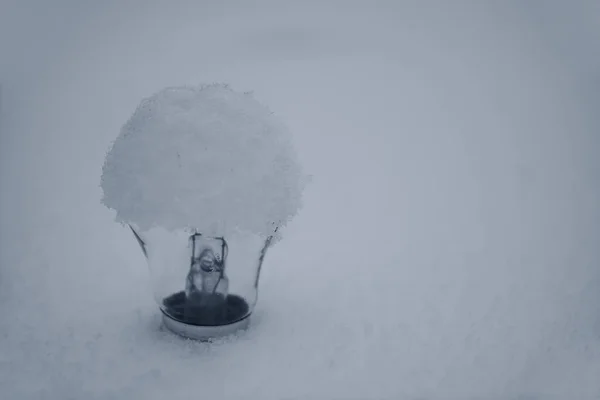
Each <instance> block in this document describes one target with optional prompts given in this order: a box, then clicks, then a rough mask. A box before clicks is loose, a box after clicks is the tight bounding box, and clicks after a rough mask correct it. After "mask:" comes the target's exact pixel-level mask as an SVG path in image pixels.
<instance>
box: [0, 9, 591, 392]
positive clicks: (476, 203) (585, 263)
mask: <svg viewBox="0 0 600 400" xmlns="http://www.w3.org/2000/svg"><path fill="white" fill-rule="evenodd" d="M125 3H126V4H125ZM192 3H193V2H187V3H178V4H177V5H175V3H168V5H167V3H166V2H165V3H163V5H158V4H155V3H144V5H142V3H141V2H137V3H136V2H117V1H109V2H95V3H93V4H92V3H90V2H76V1H71V2H64V1H55V2H43V1H40V2H27V1H16V0H14V1H13V0H10V1H6V0H5V1H3V2H1V4H0V68H1V69H0V84H1V85H2V102H1V105H0V107H1V111H0V112H1V120H0V129H1V131H0V156H1V157H0V178H1V187H0V223H1V224H0V239H1V241H0V317H1V319H0V398H2V399H7V400H13V399H14V400H19V399H144V400H150V399H190V398H207V399H208V398H210V399H469V398H473V399H475V398H477V399H511V398H513V399H517V398H523V399H568V398H573V399H582V400H583V399H592V398H594V399H596V398H600V379H598V377H599V376H600V268H599V265H600V247H599V246H598V244H599V243H600V240H599V239H600V206H599V204H600V188H599V182H600V161H599V160H600V158H599V157H598V151H599V150H600V138H599V136H600V135H599V134H598V129H599V127H600V118H599V117H598V112H597V111H598V107H599V105H600V96H598V93H600V91H599V82H600V79H599V78H600V75H599V74H598V72H597V71H599V70H600V59H599V58H598V52H597V48H598V40H600V30H599V29H598V28H597V27H598V26H600V9H599V8H598V6H597V5H595V6H594V5H593V3H592V2H588V3H583V2H581V3H577V4H575V3H573V4H569V5H567V2H562V5H561V4H559V2H556V4H553V3H552V2H543V3H542V2H538V3H536V4H533V3H524V2H519V3H517V2H514V3H512V2H494V3H496V5H495V6H491V5H490V4H487V5H484V4H483V3H481V2H472V4H470V5H467V4H459V3H456V2H446V3H442V2H440V3H438V4H437V5H436V6H433V5H431V6H429V7H426V6H425V5H422V6H417V5H416V2H414V3H413V2H410V3H409V2H397V3H393V2H387V3H384V2H380V3H370V4H371V5H370V6H367V5H366V4H367V2H363V3H361V4H362V6H358V5H356V4H354V3H352V2H339V3H334V2H328V3H327V5H323V4H321V2H297V3H295V4H296V5H295V6H289V5H286V6H284V5H282V3H279V4H278V3H269V4H267V3H261V5H260V6H250V5H247V4H246V3H243V2H240V3H236V4H234V3H228V4H221V3H220V2H214V3H206V4H205V5H202V6H201V5H192ZM500 3H502V4H504V5H502V6H501V5H500ZM428 4H429V3H428ZM594 7H595V8H594ZM213 81H221V82H228V83H230V84H231V85H232V87H234V88H235V89H236V90H241V91H243V90H254V91H255V95H256V97H257V98H258V99H260V100H261V101H263V102H264V103H266V104H268V105H269V106H270V107H271V108H272V109H273V111H274V112H276V113H277V114H278V115H279V116H280V117H281V118H283V119H284V120H285V121H286V122H287V123H288V124H289V126H290V127H291V129H292V130H293V132H294V134H295V138H296V143H297V148H298V151H299V153H300V156H301V157H302V161H303V163H304V165H305V167H306V169H307V171H308V172H309V173H311V174H313V176H314V179H313V183H312V185H311V186H310V187H309V189H308V190H307V191H306V196H305V204H306V205H305V208H304V209H303V210H302V212H301V214H300V216H299V217H298V218H297V219H296V220H295V221H294V223H293V224H292V225H291V226H290V227H289V228H288V229H287V230H286V232H285V237H284V240H283V241H282V242H281V243H280V244H278V245H277V246H276V247H275V248H273V249H272V251H271V253H270V254H269V256H268V258H267V261H266V263H265V270H264V276H263V280H262V282H261V292H260V296H259V297H260V299H259V303H258V307H257V310H256V312H255V316H254V319H253V325H252V327H251V329H250V330H249V331H248V332H247V333H245V334H244V335H242V336H241V337H239V338H237V339H236V340H233V341H229V342H225V343H216V344H213V345H207V344H198V343H193V342H188V341H184V340H181V339H179V338H177V337H175V336H173V335H171V334H169V333H167V332H165V331H163V330H162V329H161V328H160V318H159V314H158V310H157V308H156V306H155V304H154V303H153V300H152V296H151V293H150V290H149V287H148V276H147V272H146V266H145V262H144V259H143V256H142V254H141V252H140V251H139V249H138V247H137V244H136V243H135V240H134V239H133V237H131V234H130V232H128V231H127V230H126V229H124V228H123V227H121V226H119V225H118V224H116V223H114V222H113V217H114V216H113V214H112V213H111V212H109V211H108V210H106V209H105V208H103V207H102V206H101V205H100V196H101V191H100V188H99V176H100V173H101V166H102V162H103V158H104V154H105V152H106V151H107V150H108V148H109V146H110V143H111V141H112V140H114V138H115V137H116V135H117V134H118V132H119V129H120V127H121V125H122V124H123V123H124V122H125V120H126V119H127V118H128V117H129V116H130V114H131V113H132V112H133V110H134V108H135V106H136V105H137V103H138V102H139V101H140V99H141V98H143V97H145V96H148V95H149V94H151V93H153V92H155V91H156V90H158V89H160V88H162V87H164V86H169V85H178V84H182V83H210V82H213ZM520 396H522V397H520Z"/></svg>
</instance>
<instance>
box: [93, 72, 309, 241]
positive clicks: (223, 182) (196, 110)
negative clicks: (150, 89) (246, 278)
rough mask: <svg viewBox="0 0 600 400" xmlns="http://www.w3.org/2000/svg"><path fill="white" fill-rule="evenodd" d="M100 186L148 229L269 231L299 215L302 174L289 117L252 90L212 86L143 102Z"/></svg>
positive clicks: (175, 90) (109, 200)
mask: <svg viewBox="0 0 600 400" xmlns="http://www.w3.org/2000/svg"><path fill="white" fill-rule="evenodd" d="M101 185H102V189H103V190H104V198H103V202H104V204H105V205H106V206H107V207H109V208H112V209H114V210H116V211H117V217H116V218H117V221H119V222H123V223H133V224H135V225H137V226H138V227H140V228H141V229H149V228H151V227H153V226H161V227H164V228H166V229H169V230H174V229H181V228H193V229H196V230H198V231H200V232H205V233H209V234H212V235H219V236H221V235H222V236H226V235H227V234H228V233H230V232H232V230H237V229H240V230H245V231H250V232H253V233H255V234H260V235H264V236H268V235H272V234H273V233H274V231H275V229H276V228H277V227H281V226H284V225H285V224H286V222H287V221H289V220H290V219H291V218H292V217H293V216H294V215H295V214H296V213H297V211H298V209H299V207H300V205H301V192H302V189H303V186H304V176H303V174H302V171H301V168H300V166H299V163H298V162H297V158H296V154H295V152H294V148H293V146H292V141H291V135H290V132H289V131H288V130H287V129H286V127H285V126H284V125H283V124H282V122H281V121H279V120H278V119H277V118H276V117H275V116H274V115H273V113H272V112H271V111H270V110H269V109H268V108H266V107H265V106H263V105H262V104H260V103H259V102H258V101H257V100H255V99H254V98H253V96H252V95H251V94H249V93H238V92H235V91H234V90H232V89H231V88H229V87H228V86H227V85H223V84H213V85H203V86H196V87H194V86H182V87H169V88H166V89H163V90H161V91H160V92H158V93H156V94H154V95H153V96H151V97H149V98H147V99H144V100H143V101H142V102H141V104H140V105H139V106H138V108H137V109H136V111H135V112H134V114H133V116H132V117H131V118H130V119H129V121H127V123H126V124H125V125H124V126H123V128H122V130H121V133H120V135H119V137H118V138H117V139H116V141H115V142H114V144H113V146H112V149H111V150H110V151H109V153H108V154H107V156H106V160H105V164H104V167H103V174H102V183H101ZM275 235H279V230H278V231H277V232H276V233H275ZM275 239H278V237H276V238H275Z"/></svg>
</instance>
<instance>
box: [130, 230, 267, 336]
mask: <svg viewBox="0 0 600 400" xmlns="http://www.w3.org/2000/svg"><path fill="white" fill-rule="evenodd" d="M130 228H131V230H132V232H133V234H134V236H135V238H136V240H137V242H138V244H139V245H140V248H141V249H142V252H143V253H144V256H145V257H146V260H147V262H148V266H149V269H150V276H151V281H152V289H153V293H154V297H155V300H156V301H157V303H158V306H159V308H160V310H161V311H162V313H163V321H164V322H165V325H166V326H167V327H168V328H169V329H171V330H173V331H175V332H176V333H178V334H181V335H183V336H187V337H191V338H195V339H208V338H211V337H216V336H222V335H224V334H229V333H233V332H234V331H236V330H238V329H241V328H244V327H245V326H247V324H248V321H249V316H250V314H252V311H253V310H254V306H255V305H256V301H257V297H258V281H259V278H260V270H261V266H262V263H263V260H264V257H265V255H266V252H267V250H268V248H269V246H270V244H271V240H272V237H267V238H264V237H261V236H259V235H254V234H250V233H242V232H239V233H236V234H233V235H231V236H230V237H228V238H224V237H215V236H208V235H204V234H202V233H199V232H190V231H187V230H178V231H167V230H165V229H162V228H152V229H150V230H147V231H142V230H140V229H139V228H137V227H135V226H134V225H130Z"/></svg>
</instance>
